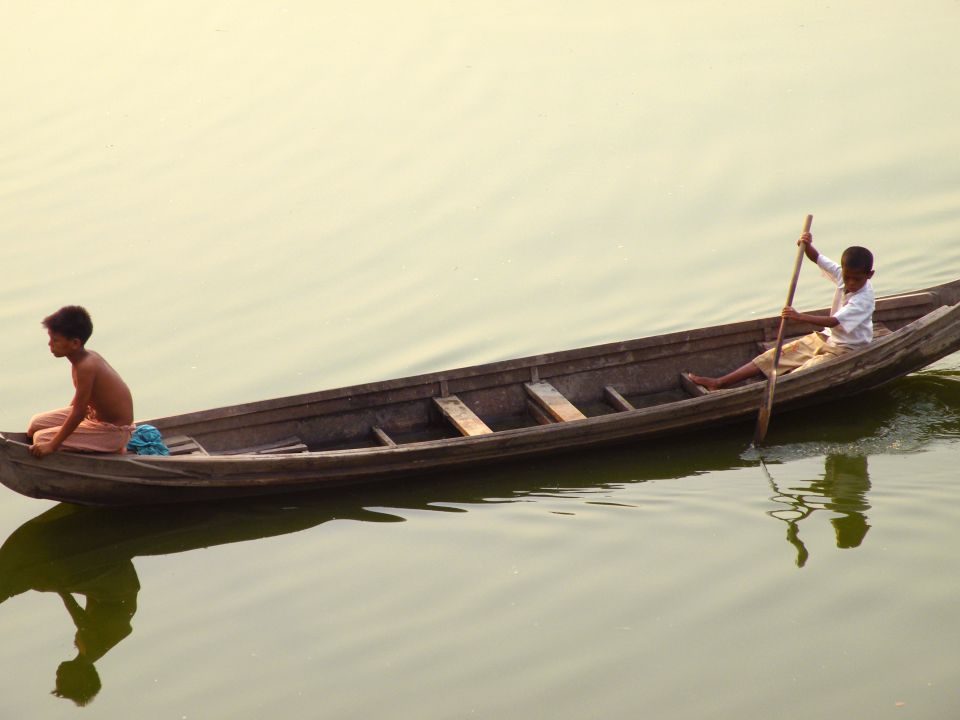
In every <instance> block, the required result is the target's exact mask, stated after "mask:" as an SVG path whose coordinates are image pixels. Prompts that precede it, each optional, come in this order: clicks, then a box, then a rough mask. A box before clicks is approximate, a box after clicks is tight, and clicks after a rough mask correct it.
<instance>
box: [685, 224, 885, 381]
mask: <svg viewBox="0 0 960 720" xmlns="http://www.w3.org/2000/svg"><path fill="white" fill-rule="evenodd" d="M797 244H798V245H799V244H802V245H803V251H804V254H805V255H806V256H807V257H808V258H809V259H810V260H812V261H813V262H815V263H816V264H817V266H818V267H819V268H820V269H821V270H822V271H823V274H824V275H825V276H826V277H827V278H828V279H829V280H830V281H831V282H834V283H836V287H837V289H836V293H835V294H834V299H833V305H832V306H831V308H830V314H829V315H828V316H826V317H824V316H823V315H808V314H806V313H800V312H797V311H796V310H794V309H793V308H792V307H785V308H784V309H783V312H782V313H781V316H782V317H785V318H787V319H789V320H799V321H800V322H805V323H808V324H810V325H817V326H819V327H821V328H823V330H820V331H817V332H813V333H810V334H809V335H805V336H804V337H802V338H800V339H799V340H796V341H795V342H791V343H788V344H786V345H784V346H783V350H782V352H781V354H780V364H779V365H778V366H777V372H785V373H786V372H790V371H791V370H802V369H804V368H808V367H811V366H813V365H816V364H818V363H821V362H823V361H825V360H830V359H831V358H835V357H838V356H840V355H843V354H844V353H847V352H850V351H852V350H859V349H860V348H864V347H866V346H867V345H869V344H870V342H871V341H872V340H873V309H874V305H875V300H874V294H873V285H871V283H870V278H872V277H873V254H872V253H871V252H870V251H869V250H867V249H866V248H863V247H858V246H853V247H849V248H847V249H846V250H844V251H843V255H842V256H841V258H840V265H837V264H836V263H835V262H833V261H832V260H830V259H829V258H828V257H827V256H825V255H821V254H820V253H819V252H817V249H816V248H815V247H814V246H813V236H812V235H811V234H810V233H804V234H803V235H801V236H800V239H799V240H798V241H797ZM773 355H774V350H773V349H770V350H768V351H767V352H765V353H763V354H762V355H759V356H757V357H755V358H754V359H753V360H751V361H750V362H748V363H747V364H746V365H744V366H742V367H740V368H737V369H736V370H734V371H733V372H731V373H728V374H726V375H724V376H723V377H719V378H712V377H703V376H701V375H694V374H693V373H690V374H689V377H690V379H691V380H693V382H695V383H697V384H698V385H702V386H703V387H705V388H707V390H719V389H721V388H725V387H727V386H729V385H733V384H734V383H737V382H740V381H741V380H746V379H747V378H750V377H753V376H755V375H759V374H761V373H763V374H764V375H767V376H769V375H770V372H771V371H772V370H773Z"/></svg>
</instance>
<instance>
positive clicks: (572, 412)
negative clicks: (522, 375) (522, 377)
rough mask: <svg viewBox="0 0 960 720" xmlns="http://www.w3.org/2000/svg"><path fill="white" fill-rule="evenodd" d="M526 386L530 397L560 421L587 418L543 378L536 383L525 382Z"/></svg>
mask: <svg viewBox="0 0 960 720" xmlns="http://www.w3.org/2000/svg"><path fill="white" fill-rule="evenodd" d="M524 387H525V388H526V389H527V393H529V395H530V397H532V398H533V399H534V400H536V401H537V403H539V405H540V407H541V408H543V409H544V410H546V411H547V413H548V414H549V415H550V417H552V418H553V419H554V420H556V421H558V422H570V421H571V420H585V419H586V417H587V416H586V415H584V414H583V413H582V412H580V411H579V410H577V408H576V407H574V405H573V403H572V402H570V401H569V400H567V399H566V398H565V397H564V396H563V395H562V394H561V393H560V391H559V390H557V389H556V388H555V387H554V386H553V385H551V384H550V383H548V382H545V381H543V380H541V381H540V382H535V383H525V384H524Z"/></svg>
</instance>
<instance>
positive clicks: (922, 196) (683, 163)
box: [0, 0, 960, 720]
mask: <svg viewBox="0 0 960 720" xmlns="http://www.w3.org/2000/svg"><path fill="white" fill-rule="evenodd" d="M5 10H6V12H5V13H4V23H3V27H2V29H0V62H2V66H3V67H4V68H5V72H4V73H3V77H2V79H0V89H2V91H3V92H2V94H0V96H2V98H3V100H2V101H0V102H2V104H3V105H2V106H3V111H2V112H0V133H2V137H3V138H4V142H3V143H2V145H0V197H2V198H3V212H2V213H0V237H2V251H0V258H2V265H0V277H2V280H3V282H2V283H0V300H2V302H0V328H2V331H3V337H4V344H3V349H2V362H3V370H4V372H3V373H0V427H4V428H10V429H22V427H23V426H24V425H25V423H26V421H27V419H28V418H29V416H30V415H31V414H32V413H33V412H35V411H36V410H38V409H45V408H48V407H53V406H60V405H62V404H64V402H65V401H66V400H67V399H68V398H69V397H70V394H71V387H70V383H69V373H68V371H67V367H66V366H65V364H64V363H63V362H62V361H57V360H55V359H54V358H51V357H50V356H49V354H48V353H47V351H46V346H45V335H44V333H43V331H42V329H41V328H40V326H39V319H40V318H42V317H43V316H44V315H46V314H47V313H49V312H50V311H51V310H53V309H56V308H57V307H59V306H60V305H62V304H66V303H82V304H84V305H86V306H87V307H88V308H89V309H90V310H91V312H92V314H93V316H94V320H95V323H96V328H97V329H96V332H95V334H94V338H93V340H92V341H91V343H90V345H91V347H93V348H96V349H98V350H100V351H101V352H102V353H103V354H104V355H106V356H107V357H108V358H109V359H110V360H111V362H112V363H113V364H114V366H115V367H117V369H118V370H120V372H121V373H122V374H123V375H124V376H125V377H126V378H127V379H128V381H129V382H130V384H131V386H132V387H133V389H134V393H135V400H136V411H137V416H138V418H149V417H156V416H162V415H167V414H173V413H178V412H185V411H190V410H197V409H202V408H206V407H212V406H219V405H225V404H230V403H235V402H242V401H247V400H255V399H261V398H266V397H273V396H279V395H285V394H292V393H298V392H306V391H310V390H316V389H320V388H324V387H335V386H339V385H344V384H349V383H356V382H363V381H370V380H378V379H384V378H387V377H391V376H402V375H408V374H412V373H416V372H422V371H428V370H436V369H442V368H444V367H452V366H460V365H467V364H472V363H476V362H482V361H487V360H494V359H498V358H505V357H512V356H517V355H524V354H530V353H536V352H543V351H550V350H557V349H563V348H571V347H578V346H582V345H586V344H591V343H596V342H603V341H609V340H618V339H623V338H629V337H638V336H642V335H650V334H656V333H660V332H664V331H669V330H677V329H682V328H689V327H697V326H702V325H708V324H715V323H721V322H726V321H732V320H739V319H743V318H746V317H750V316H752V315H766V314H772V313H774V312H775V311H776V310H777V309H778V307H779V305H780V304H781V303H782V301H783V297H784V295H785V292H786V284H787V281H788V279H789V273H790V269H791V266H792V260H793V257H794V252H795V247H794V245H793V244H792V242H793V239H794V238H795V236H796V234H797V233H798V231H799V229H800V225H801V223H802V220H803V216H804V215H805V214H806V213H808V212H809V213H813V215H814V217H815V219H814V234H815V236H816V242H817V245H818V246H819V247H820V248H821V249H822V250H824V251H825V252H827V253H828V254H833V255H834V256H836V255H837V254H839V252H840V251H842V249H843V248H844V247H845V246H847V245H850V244H865V245H868V246H869V247H871V249H873V250H874V252H875V254H876V257H877V275H876V278H875V281H874V283H875V286H876V288H877V290H878V292H880V293H884V294H885V293H891V292H897V291H902V290H907V289H911V288H915V287H919V286H923V285H929V284H933V283H936V282H942V281H945V280H948V279H953V278H955V277H956V276H957V269H958V268H960V243H958V241H957V240H958V236H960V163H958V161H960V141H958V139H957V133H956V128H957V127H958V126H960V92H958V87H957V77H960V50H958V49H957V47H956V38H957V37H958V36H960V7H958V5H957V4H956V3H955V2H947V1H943V2H939V1H936V0H929V1H922V2H919V3H912V4H909V6H904V7H900V8H894V7H892V6H891V7H887V6H882V7H881V6H877V5H876V4H875V3H865V2H846V3H823V2H808V3H802V4H801V3H759V2H745V3H739V4H734V5H730V4H726V3H708V2H659V1H654V2H644V3H625V2H605V1H603V0H601V2H596V1H594V2H591V3H552V4H547V3H536V2H522V1H516V2H512V1H511V2H484V3H480V2H462V3H449V2H429V1H428V2H419V3H416V4H414V5H413V6H409V4H405V5H402V6H401V5H400V4H396V3H393V4H391V3H384V2H366V1H364V0H361V1H360V2H357V3H351V4H350V5H349V6H344V5H336V4H333V3H308V2H299V1H298V0H294V1H293V2H287V3H280V4H278V3H267V2H250V1H246V0H244V1H243V2H234V3H217V2H210V3H203V4H202V5H201V6H197V5H196V4H194V3H185V2H177V1H175V2H168V3H158V2H149V1H147V2H139V3H127V4H118V3H106V2H96V1H94V2H92V3H85V4H76V5H71V4H65V3H23V4H20V5H17V6H11V7H7V8H6V9H5ZM828 297H829V289H828V288H827V287H826V285H825V283H823V282H822V281H821V280H820V279H819V277H818V276H817V275H816V273H814V272H811V271H810V268H809V267H807V268H805V271H804V273H803V274H802V275H801V280H800V288H799V293H798V300H797V303H796V304H797V305H798V306H803V307H812V306H822V305H824V304H826V303H827V300H828ZM749 436H750V428H749V427H741V428H730V429H728V430H725V431H723V432H721V433H718V434H715V435H709V436H696V437H689V438H685V439H682V440H678V441H674V442H671V443H660V444H657V445H656V446H633V447H631V446H628V447H623V448H617V449H614V450H604V451H601V452H596V453H589V454H583V455H576V456H572V457H566V458H560V459H552V460H543V461H539V462H528V463H523V464H519V465H511V466H505V467H501V468H497V469H494V470H484V471H480V470H477V471H472V472H468V473H460V474H451V475H446V476H439V477H433V478H429V479H411V480H409V481H407V482H405V483H403V484H402V485H401V486H398V487H388V488H378V489H368V490H365V491H363V492H354V493H345V494H342V495H337V496H335V497H327V498H323V497H299V496H298V497H290V498H284V499H282V500H277V501H269V502H263V503H256V504H250V503H247V504H242V505H230V506H222V507H201V508H192V509H181V510H176V511H154V512H145V511H139V512H136V513H131V512H93V511H84V510H78V509H75V508H70V507H67V506H57V505H54V504H52V503H46V502H40V501H31V500H28V499H26V498H21V497H19V496H15V495H13V494H12V493H6V494H5V495H3V496H2V498H0V538H2V537H7V538H8V539H7V540H6V544H5V545H4V546H3V548H2V549H0V597H6V599H5V600H4V601H3V603H2V604H0V637H3V639H4V642H3V643H0V663H2V666H3V667H5V668H7V671H6V672H5V673H3V675H2V677H0V716H2V717H11V718H61V717H75V716H77V715H85V716H87V717H96V718H129V717H143V718H174V719H179V718H222V717H237V718H261V717H265V716H276V717H324V718H362V717H390V718H411V719H414V718H415V719H417V720H420V719H423V718H460V717H481V718H530V717H537V718H539V717H543V718H548V717H549V718H594V717H637V716H649V717H657V718H671V719H673V718H676V719H678V720H680V719H685V718H691V717H711V718H743V717H764V718H789V719H793V718H811V717H818V718H820V717H851V718H885V717H891V718H893V717H895V718H937V719H940V718H947V717H954V716H956V715H957V714H958V713H960V691H958V688H957V683H956V679H955V675H956V669H957V667H958V663H960V652H958V650H957V646H956V642H955V639H954V638H955V637H956V635H957V633H958V631H960V609H958V608H960V605H958V603H957V602H956V597H957V594H958V592H960V580H958V578H960V572H958V571H960V561H958V559H957V556H956V551H955V548H956V547H957V545H958V543H960V502H958V501H960V486H958V484H957V482H956V476H957V472H956V467H957V460H958V458H960V454H958V452H960V446H958V440H960V357H958V356H953V357H951V358H947V359H946V360H944V361H943V362H941V363H939V364H938V365H937V366H936V367H934V368H932V369H930V370H928V371H925V372H923V373H920V374H918V375H915V376H911V377H909V378H905V379H904V380H902V381H900V382H897V383H895V384H893V385H891V386H890V387H889V388H886V389H884V390H881V391H878V392H876V393H873V394H871V395H870V396H868V397H866V398H863V399H862V400H860V401H857V402H849V401H848V402H845V403H843V404H839V405H836V406H831V407H827V408H822V409H819V410H817V411H815V412H813V411H811V412H806V413H799V414H793V415H790V416H786V417H782V418H775V420H774V423H773V426H772V428H771V433H770V436H769V447H768V448H767V449H766V450H765V452H764V460H765V464H763V465H762V464H761V463H760V460H759V458H758V457H757V456H755V455H753V454H751V453H749V452H748V451H746V449H745V448H746V443H747V441H748V439H749ZM8 596H9V597H8ZM71 610H72V612H73V616H71V612H70V611H71ZM131 613H132V614H131ZM78 627H79V628H80V630H79V633H78ZM78 646H79V647H80V648H81V651H82V652H81V653H80V654H81V655H86V656H89V657H95V662H94V666H95V673H96V679H94V678H93V676H92V674H91V673H90V668H89V665H87V666H86V673H87V675H86V678H87V679H86V680H85V681H84V682H82V683H81V685H82V687H84V688H86V691H85V692H86V694H87V695H88V696H89V695H90V694H93V695H94V696H93V698H92V702H90V703H89V704H88V705H87V706H86V707H83V708H80V707H78V706H77V705H76V704H75V703H74V702H73V701H71V700H70V699H68V698H62V697H57V696H56V695H54V694H51V691H52V690H53V689H54V688H55V686H56V683H57V681H56V676H57V670H58V666H60V664H61V663H62V662H63V661H67V660H73V659H74V658H76V657H77V655H78ZM83 665H84V663H83V662H82V661H81V662H74V663H71V664H68V665H67V666H66V670H65V672H66V673H67V674H68V675H69V674H70V673H71V670H72V671H73V674H74V675H76V674H78V673H79V671H81V670H83V668H82V667H81V666H83ZM61 672H64V671H61ZM62 682H63V681H61V683H62ZM97 686H99V687H100V689H99V690H98V691H96V692H95V693H94V689H95V688H96V687H97ZM63 689H64V686H63V685H61V690H63ZM74 694H77V693H74Z"/></svg>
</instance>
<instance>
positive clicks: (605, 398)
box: [0, 280, 960, 505]
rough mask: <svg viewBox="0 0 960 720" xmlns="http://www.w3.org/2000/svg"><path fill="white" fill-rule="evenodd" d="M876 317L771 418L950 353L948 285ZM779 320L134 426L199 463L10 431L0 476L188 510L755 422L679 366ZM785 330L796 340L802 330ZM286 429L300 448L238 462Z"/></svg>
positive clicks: (698, 362) (953, 346)
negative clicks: (548, 398)
mask: <svg viewBox="0 0 960 720" xmlns="http://www.w3.org/2000/svg"><path fill="white" fill-rule="evenodd" d="M822 312H825V311H822ZM875 319H877V320H879V321H881V322H883V323H884V324H885V325H886V326H887V327H889V329H890V330H891V331H892V332H890V334H888V335H886V336H884V337H881V338H879V339H877V340H875V341H874V343H873V344H872V345H871V346H870V347H869V348H868V349H866V350H862V351H859V352H855V353H850V354H848V355H845V356H843V357H841V358H839V359H837V360H833V361H830V362H827V363H824V364H822V365H820V366H817V367H814V368H810V369H808V370H805V371H803V372H797V373H793V374H788V375H785V376H783V377H781V378H780V379H779V380H778V383H777V391H776V397H775V401H774V412H775V413H777V412H782V411H784V410H789V409H792V408H796V407H801V406H805V405H811V404H815V403H820V402H826V401H832V400H837V399H840V398H843V397H846V396H849V395H853V394H855V393H859V392H863V391H866V390H869V389H871V388H874V387H877V386H879V385H882V384H884V383H886V382H889V381H890V380H893V379H895V378H897V377H900V376H902V375H905V374H907V373H910V372H913V371H916V370H919V369H921V368H923V367H925V366H927V365H929V364H930V363H932V362H935V361H936V360H938V359H940V358H942V357H944V356H946V355H948V354H950V353H952V352H955V351H957V350H960V280H958V281H955V282H953V283H947V284H945V285H941V286H937V287H935V288H929V289H927V290H924V291H921V292H919V293H911V294H903V295H899V296H894V297H891V298H885V299H883V300H881V301H878V309H877V313H876V314H875ZM778 322H779V319H778V318H775V317H772V318H765V319H762V320H753V321H748V322H743V323H735V324H731V325H723V326H716V327H710V328H701V329H698V330H692V331H687V332H678V333H670V334H667V335H661V336H657V337H650V338H641V339H638V340H632V341H627V342H622V343H611V344H607V345H600V346H595V347H590V348H581V349H577V350H569V351H564V352H558V353H552V354H547V355H539V356H534V357H529V358H522V359H518V360H507V361H502V362H496V363H488V364H485V365H478V366H474V367H469V368H460V369H456V370H450V371H445V372H440V373H431V374H428V375H421V376H416V377H411V378H402V379H397V380H388V381H384V382H379V383H369V384H365V385H358V386H352V387H347V388H338V389H334V390H326V391H321V392H318V393H311V394H306V395H300V396H294V397H289V398H279V399H275V400H267V401H262V402H257V403H250V404H246V405H237V406H232V407H228V408H220V409H216V410H209V411H204V412H199V413H191V414H187V415H180V416H175V417H170V418H160V419H156V420H149V421H147V422H149V423H150V424H153V425H155V426H157V427H158V428H160V429H161V430H162V431H163V433H164V435H165V437H166V436H174V435H182V436H184V437H187V438H189V439H191V440H192V441H196V446H197V448H204V449H205V451H206V452H207V453H209V454H205V453H198V454H190V455H183V456H175V457H152V456H135V455H126V456H118V455H91V454H80V453H66V452H61V453H55V454H54V455H51V456H48V457H47V458H45V459H43V460H42V461H37V460H36V459H34V458H33V457H32V456H31V455H30V454H29V452H28V447H27V445H26V444H25V442H24V440H25V438H24V437H23V436H22V435H21V434H17V433H5V434H3V435H0V481H2V482H3V483H4V484H5V485H7V487H9V488H11V489H13V490H15V491H17V492H19V493H22V494H24V495H27V496H30V497H38V498H50V499H55V500H62V501H67V502H74V503H81V504H94V505H124V504H154V503H169V502H185V501H201V500H210V499H217V498H225V497H238V496H253V495H263V494H272V493H280V492H291V491H302V490H308V489H319V488H328V487H337V486H342V485H348V484H357V483H363V482H371V481H379V480H385V479H390V478H395V477H400V476H406V475H415V474H419V473H426V472H433V471H439V470H450V469H455V468H463V467H473V466H476V465H480V464H484V463H491V462H499V461H506V460H511V459H517V458H522V457H529V456H534V455H543V454H550V453H556V452H562V451H569V450H575V449H581V448H587V447H592V446H597V445H604V444H613V443H623V442H628V441H637V440H643V439H649V438H654V437H659V436H664V435H668V434H675V433H680V432H696V431H698V430H702V429H704V428H707V427H710V426H713V425H718V424H723V423H731V422H736V421H742V420H746V419H748V418H751V417H753V416H755V414H756V412H757V408H758V406H759V402H760V399H761V394H762V391H763V383H759V382H754V383H749V384H746V385H744V386H742V387H736V388H731V389H728V390H723V391H720V392H716V393H709V394H706V395H702V396H695V397H691V396H688V395H686V394H685V393H684V392H683V390H682V387H681V385H680V383H679V380H678V373H679V371H681V370H691V371H694V372H700V373H707V374H709V373H717V372H718V371H722V370H727V369H730V368H732V367H736V366H737V365H739V364H742V363H743V362H745V361H746V360H749V359H750V358H751V357H753V356H754V355H755V354H756V353H757V351H758V344H759V343H762V342H763V341H768V340H770V339H771V338H772V337H774V336H775V334H776V328H777V325H778ZM792 330H793V332H792V333H790V334H795V335H796V334H802V333H803V332H805V331H808V330H809V326H803V325H799V324H798V325H796V326H795V327H794V328H792ZM542 386H546V387H548V388H550V389H551V390H554V391H556V395H557V396H559V397H560V400H561V401H569V402H568V403H567V404H568V405H569V406H570V408H572V412H573V413H575V415H572V416H567V417H580V418H582V419H566V420H559V421H558V420H557V417H564V416H563V408H559V409H558V410H557V413H553V414H554V415H555V417H551V412H550V411H551V410H554V409H557V408H555V407H554V406H552V405H539V404H537V403H536V402H532V400H531V399H532V398H533V399H534V400H537V399H538V398H537V394H536V390H537V388H539V387H542ZM608 388H609V389H608ZM611 393H612V394H611ZM447 398H452V400H451V401H450V402H448V403H445V402H442V400H443V399H447ZM618 398H619V399H618ZM624 398H627V400H624ZM621 401H622V403H623V404H622V405H621V404H620V403H621ZM451 403H452V405H453V408H454V410H456V409H457V408H466V410H465V411H464V412H465V413H466V415H467V416H468V417H467V418H466V419H467V420H468V421H470V417H469V416H473V418H474V419H476V420H477V421H478V422H479V425H478V424H476V423H473V424H472V425H471V424H470V422H467V424H466V425H462V424H461V423H460V421H459V420H458V418H457V417H453V416H452V414H451V411H449V410H448V408H449V407H450V405H451ZM626 408H631V409H626ZM581 411H582V412H581ZM454 414H455V413H454ZM460 419H461V420H462V419H463V418H460ZM471 422H472V421H471ZM541 423H543V424H541ZM458 428H459V430H458ZM461 432H465V433H476V434H468V435H462V436H461V435H460V433H461ZM290 436H292V437H295V438H296V439H297V440H298V441H300V442H299V443H298V450H300V451H297V452H294V451H289V452H286V451H283V449H281V451H280V452H279V453H278V454H257V453H256V452H253V451H251V452H240V454H236V453H237V452H238V449H240V448H244V447H246V446H256V445H258V444H260V445H263V444H264V443H270V442H273V441H278V440H279V439H281V438H285V437H290ZM302 450H306V451H305V452H303V451H302Z"/></svg>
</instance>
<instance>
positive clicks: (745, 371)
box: [689, 360, 761, 390]
mask: <svg viewBox="0 0 960 720" xmlns="http://www.w3.org/2000/svg"><path fill="white" fill-rule="evenodd" d="M760 374H761V370H760V368H759V367H757V366H756V365H755V364H754V362H753V361H752V360H751V361H750V362H748V363H747V364H746V365H743V366H742V367H738V368H737V369H736V370H734V371H733V372H731V373H727V374H726V375H724V376H723V377H719V378H710V377H704V376H703V375H694V374H693V373H689V376H690V379H691V380H693V381H694V382H695V383H696V384H697V385H703V386H704V387H705V388H706V389H707V390H720V389H721V388H725V387H727V386H728V385H733V384H734V383H738V382H740V381H741V380H746V379H747V378H751V377H754V376H755V375H760Z"/></svg>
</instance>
